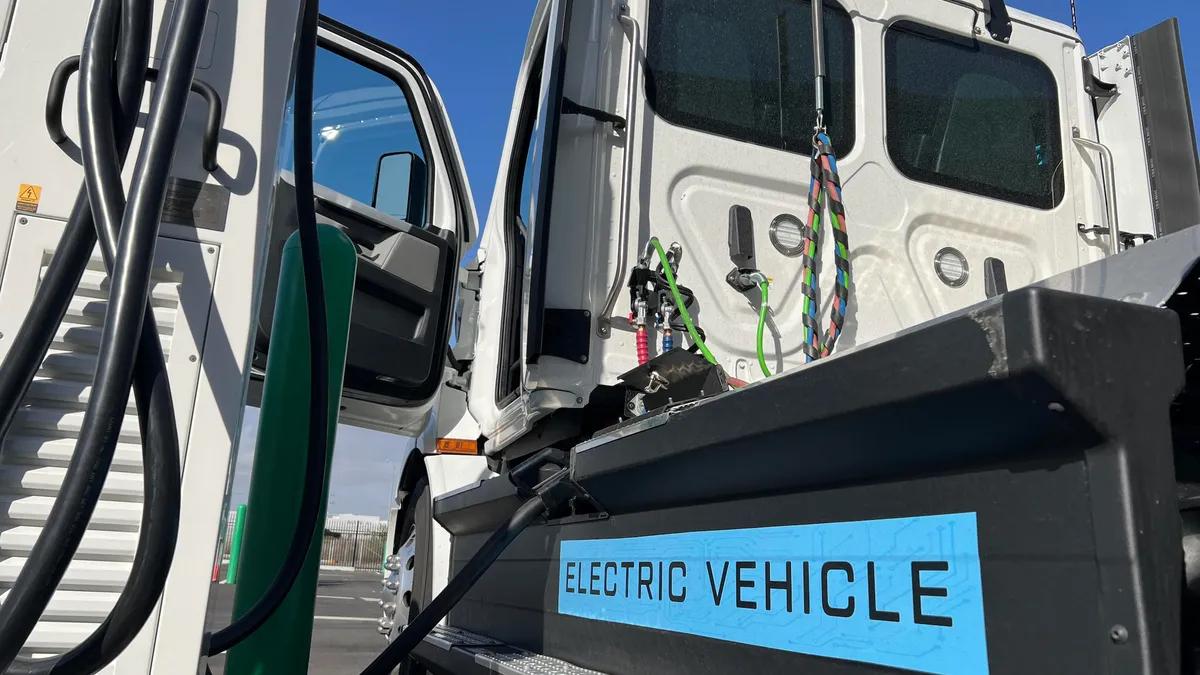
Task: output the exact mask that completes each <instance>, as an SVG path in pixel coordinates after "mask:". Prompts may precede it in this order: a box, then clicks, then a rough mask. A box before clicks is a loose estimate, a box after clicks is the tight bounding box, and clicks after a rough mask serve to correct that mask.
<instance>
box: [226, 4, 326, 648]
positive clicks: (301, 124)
mask: <svg viewBox="0 0 1200 675" xmlns="http://www.w3.org/2000/svg"><path fill="white" fill-rule="evenodd" d="M319 19H320V8H319V3H318V1H317V0H305V2H304V9H303V17H302V19H301V24H300V36H299V41H300V44H299V50H298V54H297V62H296V80H295V86H294V90H293V98H294V100H295V103H294V107H293V116H294V120H295V122H294V123H293V124H292V128H293V131H294V135H293V141H292V144H293V147H294V152H293V156H294V157H296V162H295V164H296V166H295V176H296V219H297V221H298V222H297V227H298V230H299V232H300V253H301V258H302V259H303V261H304V298H305V304H307V305H308V335H309V359H310V362H309V367H310V373H311V376H310V379H309V383H310V384H311V392H310V398H309V410H308V456H307V458H306V461H305V468H304V487H303V491H302V494H301V498H300V499H301V502H300V513H299V515H298V516H297V518H296V528H295V530H294V531H293V534H292V541H291V543H290V544H289V545H288V550H287V553H286V555H285V556H284V558H283V560H282V562H281V563H280V567H279V571H278V572H276V573H275V578H274V579H272V580H271V583H270V585H268V586H267V589H266V590H265V591H263V594H262V596H261V597H260V598H259V599H258V600H257V601H256V602H255V603H254V605H253V606H251V607H250V609H249V610H247V611H246V613H245V614H243V615H242V616H239V617H238V618H237V619H236V620H234V622H233V623H232V624H230V625H229V626H228V627H226V628H223V629H221V630H219V631H217V632H216V633H213V634H212V635H211V636H210V637H209V640H208V648H207V649H206V650H205V653H206V654H207V655H208V656H215V655H217V654H220V653H222V652H225V651H228V650H229V649H230V648H231V647H233V646H234V645H236V644H238V643H240V642H241V641H242V640H245V639H246V638H247V637H249V636H250V634H251V633H253V632H254V631H256V630H258V629H259V628H260V627H262V625H263V624H264V623H266V622H267V619H269V618H271V615H272V614H274V613H275V610H276V609H278V608H279V606H280V605H281V604H282V603H283V601H284V600H285V599H286V598H287V595H288V592H290V591H291V590H292V586H293V585H294V584H295V582H296V577H297V576H299V574H300V572H301V570H303V569H304V562H305V560H306V559H307V558H308V552H309V549H310V548H311V547H312V542H313V538H314V537H313V535H314V534H315V533H316V531H317V525H318V522H317V521H318V519H319V517H320V511H321V493H322V491H323V490H324V488H325V462H326V454H327V450H328V447H327V446H328V439H329V328H328V322H327V316H326V313H325V287H324V285H323V283H322V279H323V276H322V272H321V251H320V242H319V241H318V239H317V215H316V211H315V210H314V206H313V204H314V203H313V165H312V156H313V148H312V121H311V120H312V108H313V73H314V71H315V69H316V53H317V25H318V21H319Z"/></svg>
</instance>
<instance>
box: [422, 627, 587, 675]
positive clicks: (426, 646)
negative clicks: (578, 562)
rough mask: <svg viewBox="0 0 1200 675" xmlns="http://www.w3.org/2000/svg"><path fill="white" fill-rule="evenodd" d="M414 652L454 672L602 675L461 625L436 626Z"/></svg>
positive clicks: (459, 674) (466, 674)
mask: <svg viewBox="0 0 1200 675" xmlns="http://www.w3.org/2000/svg"><path fill="white" fill-rule="evenodd" d="M416 656H417V657H418V658H419V659H421V660H422V661H431V662H433V663H434V664H436V665H438V666H440V667H441V668H443V669H445V670H448V671H449V672H451V673H454V675H476V674H479V675H483V674H484V673H487V674H492V675H605V674H604V673H602V672H600V671H598V670H591V669H589V668H581V667H579V666H576V665H572V664H570V663H567V662H566V661H563V660H561V659H556V658H552V657H549V656H545V655H542V654H535V653H534V652H530V651H526V650H524V649H518V648H516V647H512V646H510V645H506V644H504V643H503V642H500V641H499V640H493V639H492V638H490V637H488V636H486V635H479V634H478V633H472V632H470V631H466V630H463V629H461V628H453V627H444V626H438V627H437V628H434V629H433V631H431V632H430V633H429V635H427V636H425V641H424V643H423V644H422V645H421V646H420V647H418V648H417V650H416Z"/></svg>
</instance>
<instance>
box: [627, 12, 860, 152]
mask: <svg viewBox="0 0 1200 675" xmlns="http://www.w3.org/2000/svg"><path fill="white" fill-rule="evenodd" d="M811 12H812V6H811V5H810V4H809V2H808V0H737V2H729V1H728V0H655V1H654V2H652V3H650V16H649V22H648V24H647V30H646V36H647V47H646V97H647V99H648V101H649V103H650V107H651V108H653V109H654V111H655V112H656V113H657V114H658V115H659V116H660V117H662V118H663V119H665V120H667V121H668V122H671V123H673V124H678V125H680V126H685V127H690V128H692V129H697V130H699V131H704V132H708V133H712V134H717V135H720V136H726V137H729V138H733V139H736V140H739V141H747V142H749V143H755V144H758V145H765V146H768V147H772V148H779V149H781V150H789V151H792V152H801V153H808V152H810V150H811V148H812V128H813V122H814V121H815V120H814V115H815V112H814V110H815V108H814V106H815V101H814V98H815V97H814V91H813V50H812V14H811ZM825 53H826V60H827V62H828V63H827V66H826V68H827V71H828V73H827V74H828V79H829V100H828V102H827V111H826V115H827V116H828V117H827V119H826V120H825V123H826V126H827V127H828V129H829V133H830V138H832V139H833V142H834V147H835V149H836V150H837V152H838V155H840V156H844V155H845V154H846V153H847V152H849V151H850V149H851V148H852V147H853V146H854V27H853V25H852V24H851V21H850V16H849V15H848V14H847V13H846V12H845V10H843V9H842V8H840V7H838V6H836V5H833V4H831V3H827V4H826V5H825Z"/></svg>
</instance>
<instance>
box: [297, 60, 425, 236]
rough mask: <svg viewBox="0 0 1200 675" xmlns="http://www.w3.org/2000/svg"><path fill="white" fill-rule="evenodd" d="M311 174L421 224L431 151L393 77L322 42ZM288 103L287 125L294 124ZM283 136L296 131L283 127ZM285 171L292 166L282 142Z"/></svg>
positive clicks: (316, 81)
mask: <svg viewBox="0 0 1200 675" xmlns="http://www.w3.org/2000/svg"><path fill="white" fill-rule="evenodd" d="M313 93H314V99H313V118H312V133H313V178H314V179H315V181H316V182H317V183H320V184H321V185H323V186H325V187H327V188H329V189H331V190H334V191H337V192H340V193H341V194H343V195H346V196H347V197H350V198H351V199H354V200H357V201H359V202H362V203H364V204H370V205H372V206H374V207H376V208H378V209H379V210H381V211H383V212H385V213H387V214H389V215H392V216H395V217H397V218H401V219H403V220H406V221H408V222H410V223H413V224H416V225H421V224H424V222H425V198H424V197H425V195H426V193H427V191H428V178H427V177H428V170H427V168H426V153H425V148H424V145H423V144H422V141H421V136H420V134H419V133H418V131H417V127H416V124H415V123H414V122H413V117H412V113H411V111H410V108H409V101H408V97H407V95H406V94H405V92H404V90H403V89H401V88H400V85H399V84H397V83H396V81H394V80H392V79H391V78H390V77H388V76H387V75H384V74H383V73H380V72H378V71H375V70H372V69H370V68H368V67H367V66H365V65H362V64H360V63H358V62H356V61H352V60H350V59H348V58H346V57H344V56H341V55H340V54H337V53H335V52H333V51H330V50H328V49H326V48H324V47H320V48H318V49H317V59H316V72H315V74H314V80H313ZM290 110H291V106H290V105H289V113H288V115H289V116H288V119H287V127H288V128H290V127H291V125H292V124H293V123H294V120H293V119H292V118H291V112H290ZM285 133H286V134H287V136H286V138H287V139H290V138H291V132H290V131H286V132H285ZM285 143H286V146H285V148H284V154H283V157H284V158H285V159H284V168H287V169H291V168H292V167H293V166H294V161H295V158H294V157H293V153H292V147H291V142H290V140H286V141H285Z"/></svg>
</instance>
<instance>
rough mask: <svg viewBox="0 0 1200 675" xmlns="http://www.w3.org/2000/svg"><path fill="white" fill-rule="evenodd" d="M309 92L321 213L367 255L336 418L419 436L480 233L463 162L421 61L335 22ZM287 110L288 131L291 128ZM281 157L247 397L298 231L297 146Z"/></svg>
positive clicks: (326, 32) (256, 388) (323, 32)
mask: <svg viewBox="0 0 1200 675" xmlns="http://www.w3.org/2000/svg"><path fill="white" fill-rule="evenodd" d="M315 94H316V99H315V105H314V108H313V119H312V122H311V124H312V134H313V165H314V169H313V171H314V178H315V182H316V185H315V186H314V194H315V202H316V204H315V207H316V211H317V219H318V221H323V222H326V223H330V224H333V225H335V226H337V227H338V228H340V229H341V230H342V231H344V232H345V233H346V234H347V235H348V236H349V237H350V239H351V241H353V242H354V245H355V247H356V248H357V250H358V258H359V264H358V272H357V280H356V284H355V291H354V305H353V310H352V315H351V326H350V337H349V344H348V353H347V360H346V374H345V379H344V381H343V387H344V389H343V394H342V403H341V405H342V410H341V417H340V419H341V421H342V422H343V423H347V424H352V425H354V426H360V427H364V428H369V429H376V430H379V431H386V432H390V433H401V434H405V435H410V436H411V435H416V434H418V433H420V431H421V429H422V428H423V427H424V426H425V424H426V423H427V422H428V420H429V416H430V414H431V410H432V408H433V403H434V399H435V398H436V395H437V392H438V391H439V389H440V385H441V383H442V379H443V368H444V366H445V360H446V351H447V347H448V342H449V338H450V334H451V328H450V323H451V316H452V314H453V304H454V298H455V295H456V289H457V285H458V276H459V262H460V256H461V255H462V253H463V252H464V251H465V250H466V249H467V247H468V246H469V244H470V243H471V242H472V241H473V240H474V238H475V236H476V222H475V207H474V203H473V201H472V199H471V195H470V188H469V186H468V183H467V178H466V172H465V170H464V168H463V163H462V157H461V155H460V154H459V150H458V145H457V142H456V141H455V138H454V132H453V130H452V129H451V127H450V120H449V118H448V116H447V115H446V111H445V107H444V106H443V104H442V100H441V97H440V95H439V94H438V92H437V90H436V88H435V87H434V85H433V83H432V81H430V79H429V77H428V75H426V73H425V72H424V70H423V69H422V68H421V66H420V65H419V64H418V63H417V62H416V61H415V60H414V59H413V58H412V57H410V56H409V55H408V54H406V53H404V52H403V51H401V50H399V49H397V48H395V47H392V46H390V45H387V44H385V43H383V42H380V41H379V40H377V39H375V38H372V37H370V36H368V35H365V34H363V33H360V32H358V31H356V30H354V29H352V28H349V27H347V26H345V25H342V24H340V23H338V22H336V21H333V20H331V19H328V18H322V19H321V24H320V33H319V42H318V49H317V60H316V75H315ZM290 110H291V108H290V106H289V112H288V117H287V119H286V120H285V130H284V133H283V138H284V139H289V138H291V133H292V132H291V130H290V127H291V125H292V124H295V123H297V120H294V119H293V118H292V117H291V112H290ZM285 143H286V141H285ZM279 156H280V171H279V177H278V182H277V185H276V194H275V201H274V206H273V209H272V224H271V232H270V235H269V241H268V243H267V260H266V264H265V267H264V284H263V291H262V293H263V295H262V301H261V303H260V306H259V315H258V334H257V338H256V340H255V350H254V369H255V377H253V378H252V379H253V381H252V383H251V387H250V394H249V396H248V399H247V403H248V404H249V405H257V403H258V398H259V395H260V392H261V382H262V380H261V374H262V372H263V370H264V369H265V367H266V363H267V351H268V349H269V347H270V341H271V335H270V331H271V319H272V316H273V314H274V310H275V291H276V286H277V284H278V277H279V267H280V261H281V258H282V253H283V245H284V242H286V241H287V238H288V237H289V236H290V235H291V234H292V232H294V231H295V229H296V200H295V191H294V178H293V175H292V173H291V169H292V167H293V166H294V162H295V158H294V157H293V153H292V148H291V146H290V143H286V145H285V146H284V147H283V148H282V149H281V152H280V155H279Z"/></svg>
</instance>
